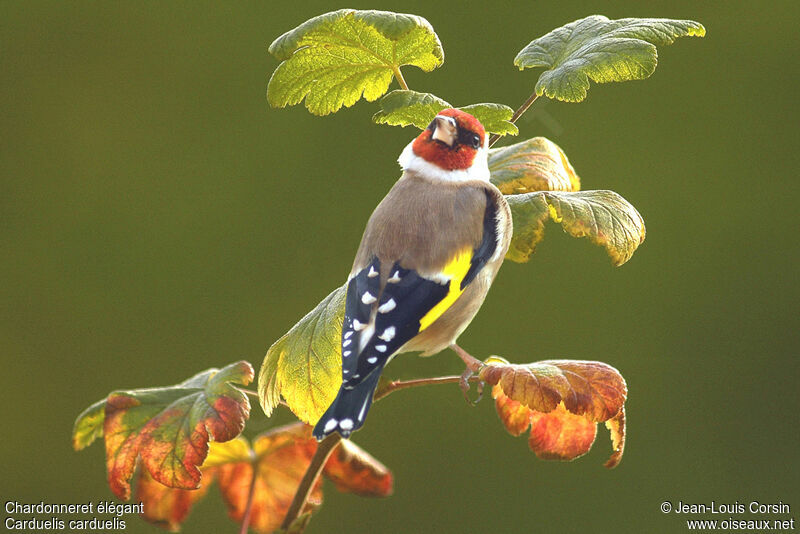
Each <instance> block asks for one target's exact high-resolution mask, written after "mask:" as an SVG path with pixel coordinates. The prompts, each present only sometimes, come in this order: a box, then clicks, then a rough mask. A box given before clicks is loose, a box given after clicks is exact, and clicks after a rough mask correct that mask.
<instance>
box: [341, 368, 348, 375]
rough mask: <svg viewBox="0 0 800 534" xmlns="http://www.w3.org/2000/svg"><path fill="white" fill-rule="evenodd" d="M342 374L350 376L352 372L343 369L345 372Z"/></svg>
mask: <svg viewBox="0 0 800 534" xmlns="http://www.w3.org/2000/svg"><path fill="white" fill-rule="evenodd" d="M342 372H343V373H344V374H346V375H349V374H350V370H349V369H343V370H342Z"/></svg>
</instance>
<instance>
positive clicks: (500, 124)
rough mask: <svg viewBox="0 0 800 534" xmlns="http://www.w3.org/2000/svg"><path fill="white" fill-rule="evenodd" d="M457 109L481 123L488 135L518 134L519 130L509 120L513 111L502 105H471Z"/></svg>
mask: <svg viewBox="0 0 800 534" xmlns="http://www.w3.org/2000/svg"><path fill="white" fill-rule="evenodd" d="M459 109H460V110H462V111H466V112H467V113H469V114H470V115H472V116H473V117H475V118H476V119H478V120H479V121H481V124H483V127H484V129H485V130H486V131H487V132H488V133H490V134H497V135H508V134H510V135H517V134H519V128H517V126H516V125H515V124H514V123H513V122H511V120H510V119H511V117H513V116H514V110H513V109H511V108H510V107H508V106H506V105H504V104H491V103H488V104H487V103H484V104H472V105H469V106H464V107H462V108H459Z"/></svg>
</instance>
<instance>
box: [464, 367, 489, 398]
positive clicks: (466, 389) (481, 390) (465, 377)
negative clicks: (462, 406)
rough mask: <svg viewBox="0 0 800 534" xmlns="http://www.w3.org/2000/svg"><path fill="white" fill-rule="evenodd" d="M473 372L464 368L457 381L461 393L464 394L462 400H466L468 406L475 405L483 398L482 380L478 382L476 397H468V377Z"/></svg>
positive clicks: (470, 376)
mask: <svg viewBox="0 0 800 534" xmlns="http://www.w3.org/2000/svg"><path fill="white" fill-rule="evenodd" d="M474 374H475V373H474V372H473V371H472V370H471V369H469V368H466V369H464V372H463V373H462V374H461V380H460V381H459V383H458V385H459V386H460V387H461V393H463V394H464V400H466V401H467V404H469V405H470V406H475V405H477V404H478V403H479V402H480V401H481V399H482V398H483V386H484V382H483V380H481V381H480V382H478V397H477V398H476V399H475V400H474V401H473V400H471V399H470V398H469V379H470V378H472V376H473V375H474Z"/></svg>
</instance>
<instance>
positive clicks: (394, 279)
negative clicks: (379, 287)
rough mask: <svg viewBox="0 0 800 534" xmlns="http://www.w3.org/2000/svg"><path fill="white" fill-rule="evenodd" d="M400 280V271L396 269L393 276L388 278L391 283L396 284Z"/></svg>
mask: <svg viewBox="0 0 800 534" xmlns="http://www.w3.org/2000/svg"><path fill="white" fill-rule="evenodd" d="M399 281H400V271H395V272H394V274H393V275H392V277H391V278H389V279H388V280H387V282H389V283H390V284H396V283H397V282H399Z"/></svg>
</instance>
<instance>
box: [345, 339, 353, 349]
mask: <svg viewBox="0 0 800 534" xmlns="http://www.w3.org/2000/svg"><path fill="white" fill-rule="evenodd" d="M352 342H353V340H352V339H345V340H344V343H342V346H343V347H346V346H347V345H349V344H350V343H352Z"/></svg>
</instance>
